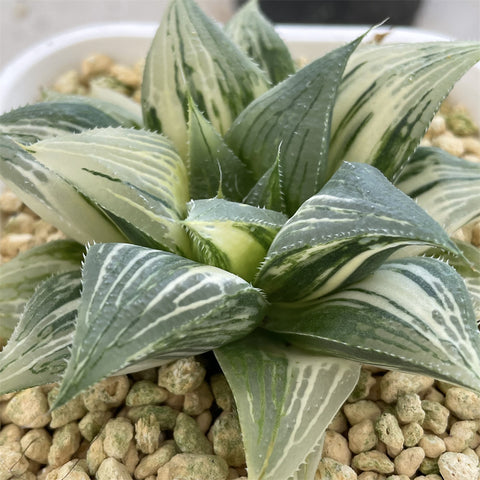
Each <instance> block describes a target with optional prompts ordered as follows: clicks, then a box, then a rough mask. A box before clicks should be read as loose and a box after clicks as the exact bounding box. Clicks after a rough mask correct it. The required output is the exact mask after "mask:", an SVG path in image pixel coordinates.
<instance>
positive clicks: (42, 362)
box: [0, 269, 81, 394]
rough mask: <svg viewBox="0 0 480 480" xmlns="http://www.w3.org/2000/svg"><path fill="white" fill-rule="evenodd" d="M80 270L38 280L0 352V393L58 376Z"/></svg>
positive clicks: (72, 325) (75, 303)
mask: <svg viewBox="0 0 480 480" xmlns="http://www.w3.org/2000/svg"><path fill="white" fill-rule="evenodd" d="M80 287H81V282H80V270H79V269H78V270H77V271H74V272H66V273H61V274H58V275H54V276H53V277H51V278H49V279H48V280H45V281H44V282H42V283H40V285H39V286H38V288H37V289H36V291H35V294H34V295H33V297H32V298H31V300H30V301H29V302H28V303H27V305H26V308H25V312H24V313H23V315H22V318H21V319H20V321H19V322H18V324H17V326H16V327H15V330H14V332H13V334H12V336H11V338H10V340H9V342H8V344H7V345H6V346H5V348H4V349H3V350H2V351H1V352H0V394H4V393H7V392H11V391H17V390H22V389H24V388H29V387H33V386H36V385H43V384H46V383H52V382H56V381H58V380H60V378H61V376H62V373H63V371H64V370H65V367H66V361H67V359H68V357H69V348H70V346H71V341H72V335H73V331H74V328H75V317H76V314H77V307H78V304H79V302H80Z"/></svg>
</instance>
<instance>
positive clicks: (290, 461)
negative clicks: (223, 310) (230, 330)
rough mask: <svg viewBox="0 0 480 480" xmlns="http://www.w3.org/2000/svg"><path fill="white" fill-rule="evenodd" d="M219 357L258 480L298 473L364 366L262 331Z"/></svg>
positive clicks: (252, 472) (222, 350)
mask: <svg viewBox="0 0 480 480" xmlns="http://www.w3.org/2000/svg"><path fill="white" fill-rule="evenodd" d="M215 355H216V356H217V359H218V361H219V363H220V365H221V367H222V371H223V372H224V374H225V375H226V377H227V380H228V382H229V384H230V386H231V388H232V391H233V394H234V397H235V400H236V405H237V408H238V414H239V418H240V424H241V427H242V434H243V440H244V444H245V450H246V458H247V465H248V477H249V478H252V479H253V480H273V479H278V478H284V479H286V478H289V477H290V476H293V475H294V474H295V473H296V471H297V469H298V466H299V465H300V464H301V463H304V462H305V461H306V460H307V458H308V457H309V455H311V454H312V451H313V452H315V450H316V447H317V446H318V444H319V443H320V441H321V437H322V435H323V433H324V431H325V429H326V428H327V426H328V424H329V423H330V421H331V419H332V418H333V416H334V415H335V414H336V413H337V410H338V406H339V405H341V404H342V403H343V402H344V401H345V400H346V398H347V397H348V395H349V394H350V393H351V391H352V390H353V388H354V386H355V384H356V382H357V380H358V374H359V368H360V367H359V365H356V364H354V363H352V362H349V361H346V360H342V359H335V358H331V357H326V356H322V355H311V354H308V353H305V352H303V351H301V350H299V349H297V348H295V347H292V346H289V345H287V343H285V342H282V341H278V340H274V339H273V338H272V337H269V336H267V335H265V334H259V333H258V332H255V333H254V334H253V335H251V336H250V337H247V338H245V339H243V340H241V341H238V342H235V343H232V344H230V345H226V346H224V347H222V348H220V349H217V350H216V351H215ZM285 452H288V455H286V454H285Z"/></svg>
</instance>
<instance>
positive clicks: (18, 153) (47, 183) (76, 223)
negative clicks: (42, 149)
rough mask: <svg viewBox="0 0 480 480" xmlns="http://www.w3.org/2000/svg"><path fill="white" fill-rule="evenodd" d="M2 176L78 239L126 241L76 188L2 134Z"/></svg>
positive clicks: (50, 220)
mask: <svg viewBox="0 0 480 480" xmlns="http://www.w3.org/2000/svg"><path fill="white" fill-rule="evenodd" d="M0 177H1V178H2V180H3V181H4V182H5V183H6V185H7V186H8V187H9V188H10V189H11V190H12V191H13V192H14V193H15V195H17V197H19V198H20V199H21V200H22V201H23V202H24V203H25V204H26V205H27V206H28V207H30V208H31V209H32V210H33V211H34V212H35V213H37V214H38V215H39V216H40V217H42V218H43V219H44V220H45V221H46V222H48V223H51V224H52V225H54V226H56V227H57V228H58V229H59V230H61V231H62V232H64V233H65V234H66V235H67V236H68V237H71V238H73V239H75V240H76V241H77V242H80V243H89V242H93V241H97V242H122V241H126V237H125V236H124V235H123V234H121V233H120V232H119V230H118V229H117V228H116V227H115V226H114V225H113V224H112V223H111V222H110V220H109V219H108V218H107V217H106V216H105V215H104V214H103V213H102V212H101V211H99V210H98V209H97V208H95V207H94V206H92V205H91V204H90V203H89V202H88V201H87V200H86V199H85V198H84V197H83V196H82V195H81V194H80V193H78V191H77V190H75V188H73V187H72V186H71V185H70V184H69V183H67V182H66V181H65V180H64V179H63V178H62V177H61V176H59V175H57V174H56V173H55V172H53V171H52V170H50V169H48V168H46V167H45V166H44V165H42V164H41V163H40V162H38V161H37V160H36V159H35V157H34V156H33V155H32V154H31V153H29V151H27V150H26V148H24V147H22V146H21V145H19V144H17V143H15V142H14V141H13V140H11V139H9V138H8V137H6V136H4V135H0Z"/></svg>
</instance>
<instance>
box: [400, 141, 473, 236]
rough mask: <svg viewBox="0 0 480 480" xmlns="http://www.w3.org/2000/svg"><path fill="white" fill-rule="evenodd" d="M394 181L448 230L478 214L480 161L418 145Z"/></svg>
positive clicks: (459, 225) (461, 224) (465, 222)
mask: <svg viewBox="0 0 480 480" xmlns="http://www.w3.org/2000/svg"><path fill="white" fill-rule="evenodd" d="M395 185H396V186H397V187H398V188H399V189H400V190H402V191H403V192H405V193H406V194H407V195H409V196H410V197H412V198H414V199H415V201H416V202H417V203H418V205H420V206H421V207H422V208H423V209H424V210H426V211H427V212H428V213H429V214H430V215H431V216H432V217H433V218H434V219H435V220H436V221H437V222H438V223H440V225H443V227H444V228H445V230H446V231H447V232H448V233H449V234H452V233H453V232H455V231H456V230H457V229H458V228H460V227H463V226H464V225H466V224H468V223H470V222H472V221H474V220H476V219H477V218H480V165H479V164H476V163H473V162H469V161H467V160H463V159H461V158H457V157H454V156H453V155H450V154H449V153H447V152H445V151H443V150H440V149H438V148H431V147H419V148H418V149H417V150H416V151H415V153H414V155H413V157H412V158H411V159H410V160H409V161H408V163H407V165H406V167H405V168H404V169H403V170H402V173H401V175H400V177H399V178H398V180H397V181H396V182H395Z"/></svg>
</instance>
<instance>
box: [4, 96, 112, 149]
mask: <svg viewBox="0 0 480 480" xmlns="http://www.w3.org/2000/svg"><path fill="white" fill-rule="evenodd" d="M97 107H98V106H97V105H90V104H86V103H79V102H71V101H68V100H67V99H66V100H64V101H61V102H60V101H59V102H55V103H51V102H44V103H36V104H34V105H27V106H25V107H20V108H17V109H15V110H12V111H10V112H7V113H4V114H3V115H1V116H0V134H4V135H8V136H9V137H11V138H12V139H14V140H15V141H17V142H19V143H22V144H24V145H29V144H31V143H35V142H37V141H38V140H42V139H44V138H49V137H54V136H56V135H61V134H63V133H65V132H73V133H78V132H83V131H84V130H89V129H91V128H96V127H118V126H119V125H120V123H119V121H118V119H117V118H115V117H114V116H113V115H110V114H109V113H108V112H104V111H102V110H101V109H100V108H97Z"/></svg>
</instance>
